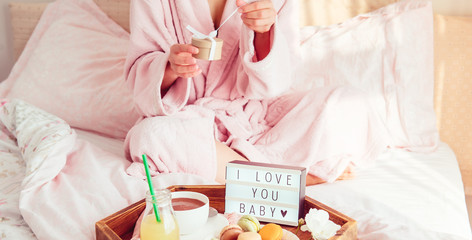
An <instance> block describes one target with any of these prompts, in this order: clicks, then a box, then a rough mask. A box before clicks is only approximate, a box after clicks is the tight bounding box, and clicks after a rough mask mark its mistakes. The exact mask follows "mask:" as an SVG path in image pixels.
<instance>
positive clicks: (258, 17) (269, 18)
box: [236, 0, 277, 33]
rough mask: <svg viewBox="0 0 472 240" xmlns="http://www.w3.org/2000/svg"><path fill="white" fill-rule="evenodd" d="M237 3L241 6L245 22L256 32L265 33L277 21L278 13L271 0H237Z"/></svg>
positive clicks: (242, 17) (240, 10) (240, 9)
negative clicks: (247, 0)
mask: <svg viewBox="0 0 472 240" xmlns="http://www.w3.org/2000/svg"><path fill="white" fill-rule="evenodd" d="M236 5H237V6H238V7H240V8H239V12H240V13H242V14H241V19H242V20H243V23H244V24H245V25H246V26H247V27H248V28H250V29H252V30H254V31H255V32H256V33H265V32H268V31H269V30H270V28H271V27H272V25H274V23H275V17H276V16H277V13H276V11H275V9H274V5H273V4H272V1H271V0H260V1H256V2H252V3H246V2H245V1H243V0H237V1H236Z"/></svg>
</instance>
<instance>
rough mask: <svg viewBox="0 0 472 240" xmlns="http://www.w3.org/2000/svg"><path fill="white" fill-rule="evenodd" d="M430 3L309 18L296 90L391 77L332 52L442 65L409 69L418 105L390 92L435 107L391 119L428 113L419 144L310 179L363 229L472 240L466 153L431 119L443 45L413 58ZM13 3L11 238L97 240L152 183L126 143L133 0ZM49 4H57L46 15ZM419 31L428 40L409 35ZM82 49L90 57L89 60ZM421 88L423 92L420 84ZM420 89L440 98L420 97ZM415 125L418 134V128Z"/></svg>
mask: <svg viewBox="0 0 472 240" xmlns="http://www.w3.org/2000/svg"><path fill="white" fill-rule="evenodd" d="M71 2H72V4H71ZM392 2H394V1H392ZM46 7H47V9H46ZM353 7H354V6H353ZM381 7H382V8H381ZM430 7H431V6H430V4H428V3H426V2H409V3H402V4H396V5H389V6H386V7H383V6H375V8H380V9H379V10H376V11H373V9H369V12H368V13H364V14H361V15H358V16H357V17H355V18H352V19H348V20H346V21H344V22H343V23H341V24H335V25H329V26H307V27H303V28H301V31H300V33H301V37H302V43H301V44H302V46H303V49H304V50H305V51H304V52H305V53H304V55H303V56H304V59H303V60H304V61H303V62H304V64H309V66H310V67H307V68H300V71H298V75H297V79H299V81H298V82H297V84H296V85H295V86H294V88H295V89H296V88H306V87H316V86H321V85H324V84H351V85H356V86H358V87H361V88H372V89H375V86H378V84H377V85H376V84H373V83H372V82H361V83H360V82H359V81H356V80H352V79H355V78H345V77H344V78H343V77H340V76H339V75H338V74H349V76H353V75H352V74H356V72H355V71H351V72H349V67H347V66H348V64H349V62H345V64H346V65H343V68H341V71H339V70H340V69H337V71H334V70H333V71H332V72H330V71H326V72H328V73H326V72H325V74H330V75H329V77H326V76H320V75H316V74H317V71H318V72H319V69H318V70H317V66H318V68H320V67H321V68H322V67H323V66H326V65H323V64H327V63H326V62H324V61H325V60H323V59H326V58H325V56H327V55H329V56H344V58H345V59H351V60H352V56H357V55H359V54H361V53H362V54H361V56H362V57H363V59H364V60H365V61H366V63H374V62H378V60H379V58H378V57H380V58H381V59H383V60H385V61H386V62H384V64H386V65H387V64H392V63H389V62H388V61H387V60H388V59H386V57H385V56H386V55H388V54H389V53H390V54H391V53H395V54H394V55H395V56H396V58H398V59H402V61H397V62H395V64H396V65H397V66H398V67H399V69H400V70H399V71H400V73H402V72H401V71H402V69H404V68H407V67H408V66H404V65H403V61H407V59H406V58H405V57H407V58H408V59H410V58H411V59H413V60H412V61H413V62H416V63H418V62H419V63H420V64H415V65H414V66H415V67H416V68H425V69H426V70H430V71H425V72H421V76H410V77H414V78H421V79H425V81H419V82H416V83H414V84H418V85H415V86H414V88H413V89H416V90H415V91H410V92H409V91H408V90H404V89H401V88H400V90H398V91H397V92H395V94H396V95H399V96H401V97H403V98H407V99H408V100H409V101H410V102H404V101H403V100H402V101H400V100H398V99H396V100H395V101H393V100H392V101H390V102H387V103H388V104H390V105H389V106H390V109H393V110H392V111H393V112H395V111H398V110H399V109H402V108H394V107H393V106H403V105H404V104H410V105H411V106H415V107H417V106H419V105H418V104H422V105H421V108H419V109H427V110H428V111H429V112H425V113H422V112H418V111H414V110H415V108H407V107H405V108H406V109H407V110H408V111H406V113H405V115H407V116H410V115H411V116H415V115H416V114H423V115H422V116H428V118H426V119H424V120H422V121H419V120H418V118H414V117H413V118H412V117H411V116H410V117H408V118H407V119H406V120H402V121H400V120H398V119H397V120H395V119H391V118H390V117H391V116H392V115H394V114H393V113H392V114H390V115H388V114H386V115H385V116H382V117H384V119H385V120H386V121H387V120H388V121H387V122H388V123H390V124H391V125H390V127H391V128H395V127H398V125H401V124H399V123H403V124H405V123H407V122H406V121H408V120H410V121H419V123H416V124H415V122H413V123H408V124H410V125H408V124H406V125H407V126H408V127H409V129H407V130H409V131H410V132H409V133H410V135H409V136H410V138H405V137H404V136H400V135H392V136H393V137H395V138H394V139H395V140H396V143H397V144H398V145H400V144H401V143H404V142H405V141H409V142H412V144H411V145H410V147H405V148H399V147H398V148H390V149H388V150H386V151H385V152H384V153H382V154H381V156H380V157H379V159H377V161H376V162H375V163H374V164H372V165H370V166H369V167H366V168H362V169H359V170H358V171H357V172H356V177H355V178H354V179H350V180H343V181H336V182H334V183H325V184H319V185H315V186H310V187H307V189H306V194H307V195H308V196H310V197H312V198H314V199H316V200H318V201H320V202H322V203H324V204H326V205H328V206H330V207H331V208H334V209H336V210H338V211H340V212H342V213H344V214H346V215H347V216H349V217H351V218H353V219H355V220H356V221H357V224H358V238H359V239H448V240H449V239H451V240H452V239H457V240H459V239H461V240H462V239H472V235H471V230H470V223H469V219H468V215H467V208H466V203H465V194H464V185H463V182H462V179H461V172H460V170H459V165H458V161H457V159H456V155H455V153H454V152H453V151H452V149H451V147H450V146H449V145H447V144H446V143H445V142H442V141H437V142H434V139H436V138H437V137H438V136H437V135H438V133H437V131H431V130H430V128H428V127H431V124H433V125H434V126H436V117H435V116H434V112H433V113H432V114H433V116H431V111H433V100H432V99H433V87H434V84H433V83H432V82H431V81H432V79H433V77H432V75H433V74H434V73H433V71H432V70H433V69H432V65H433V62H434V61H433V55H432V51H429V52H428V49H426V50H419V51H416V53H417V54H415V55H414V56H412V55H411V54H407V53H408V52H411V50H412V49H415V48H416V49H419V48H428V47H429V49H430V50H432V47H433V42H432V37H433V25H432V15H431V13H428V11H425V10H424V9H423V8H426V9H430ZM11 9H12V17H13V19H12V22H13V23H14V25H15V27H14V32H15V36H16V39H15V51H16V52H17V54H18V56H19V58H18V61H17V63H16V64H15V66H14V69H13V70H12V73H11V74H10V77H9V78H8V79H7V80H5V81H4V82H2V84H1V85H0V86H1V88H0V97H1V98H2V101H1V104H0V105H1V107H0V108H1V109H0V129H1V131H0V159H1V160H0V179H1V180H0V239H15V240H17V239H94V238H95V232H94V231H95V228H94V224H95V222H97V221H98V220H100V219H103V218H104V217H106V216H108V215H110V214H112V213H114V212H116V211H118V210H120V209H123V208H125V207H126V206H129V205H130V204H132V203H134V202H137V201H139V200H141V199H142V198H143V197H144V193H145V191H146V188H147V185H146V182H145V180H144V179H138V178H136V177H132V176H130V175H128V174H127V173H126V168H127V166H129V165H130V162H129V161H128V160H127V159H126V157H125V153H124V152H123V139H124V136H125V134H126V132H127V130H128V129H129V128H130V127H131V126H132V125H133V124H134V122H135V121H136V120H137V118H138V115H137V114H136V112H134V111H133V105H132V104H130V103H132V101H131V100H132V98H131V94H130V93H129V90H127V88H126V86H125V85H124V83H122V81H121V80H122V78H121V77H122V75H121V74H122V69H121V67H122V66H123V63H124V57H125V54H126V47H127V40H128V38H129V34H128V32H127V31H128V29H129V25H128V16H129V15H128V10H129V1H127V0H95V1H87V0H83V1H74V0H62V1H56V4H50V5H49V6H47V4H46V3H12V4H11ZM45 9H46V11H49V13H54V14H43V17H41V13H43V11H45ZM406 9H409V10H406ZM421 9H423V10H422V11H421ZM371 10H372V11H371ZM410 10H411V11H410ZM422 14H423V15H422ZM418 15H421V17H418ZM40 17H41V20H40V21H39V23H38V20H39V19H40ZM307 18H308V17H307ZM424 19H429V20H424ZM411 20H418V21H416V22H412V21H411ZM36 24H38V25H36ZM389 24H390V25H389ZM399 24H400V25H399ZM401 24H408V26H409V27H408V28H405V29H403V28H400V30H398V26H400V27H402V26H405V25H401ZM34 26H36V28H35V27H34ZM71 27H72V28H74V27H75V28H74V29H75V31H74V32H71V31H70V29H71ZM33 29H34V33H33V34H32V35H31V32H33ZM392 29H393V30H395V29H396V30H397V31H400V32H394V33H402V34H405V35H401V34H396V35H395V36H396V37H394V38H378V37H374V36H376V34H378V33H379V31H381V32H383V33H384V35H389V34H391V33H393V32H391V31H393V30H392ZM418 29H421V30H422V31H421V32H418ZM364 34H367V35H369V34H371V35H370V37H374V38H372V39H376V40H377V41H378V42H376V43H375V44H374V45H375V46H377V48H367V46H368V45H362V40H363V38H361V37H360V36H361V35H364ZM408 34H415V38H408V37H405V36H408ZM319 36H322V37H319ZM346 36H349V37H348V38H347V40H346V38H345V37H346ZM384 37H385V36H384ZM73 39H81V41H72V40H73ZM356 39H357V40H356ZM28 40H29V41H28ZM381 40H389V41H394V42H395V43H398V44H397V45H395V48H393V47H392V46H393V45H392V44H384V45H382V44H381V43H382V42H384V43H385V42H388V41H381ZM84 42H85V43H84ZM399 43H401V44H399ZM317 44H325V46H327V48H326V49H328V50H324V51H319V50H316V51H315V50H313V49H315V48H314V47H313V46H314V45H317ZM328 44H329V45H328ZM346 44H357V45H355V46H358V47H352V48H351V49H352V50H351V51H350V52H346V48H344V47H342V46H345V45H346ZM376 44H377V45H376ZM25 45H26V46H25ZM353 46H354V45H353ZM359 46H364V48H361V47H359ZM405 46H407V48H406V49H404V48H403V47H405ZM386 47H390V48H389V49H390V50H389V51H390V52H387V51H385V49H386ZM23 49H24V50H23ZM77 49H80V51H77ZM379 49H382V51H381V53H382V54H380V55H379ZM397 50H398V51H397ZM360 51H362V52H360ZM400 51H401V52H400ZM20 53H21V55H20ZM341 53H342V54H344V55H341ZM402 54H403V55H402ZM405 54H406V55H405ZM81 59H82V60H83V59H88V61H86V62H85V63H84V62H83V61H82V62H79V60H81ZM338 61H339V58H338V60H337V62H338ZM346 61H347V60H346ZM61 64H62V65H61ZM409 64H411V62H410V63H409ZM370 65H371V66H372V67H366V68H364V70H365V72H369V71H368V70H372V71H373V72H376V71H378V70H375V69H374V67H375V66H376V65H375V64H370ZM57 66H62V67H57ZM71 66H73V67H71ZM428 66H429V67H428ZM58 68H59V70H57V69H58ZM302 69H308V70H302ZM340 72H341V73H340ZM365 72H364V73H365ZM382 72H384V73H383V74H389V76H390V75H391V74H392V73H385V72H386V70H385V69H383V71H382ZM387 72H388V71H387ZM364 73H357V74H364ZM396 73H398V72H396ZM314 76H317V77H314ZM370 76H374V75H370ZM44 79H48V80H49V81H48V82H47V83H45V81H44ZM51 79H53V80H52V81H51ZM54 79H55V80H54ZM398 79H402V78H400V77H399V78H398ZM72 88H73V89H80V90H81V91H73V90H71V89H72ZM417 89H422V91H423V92H421V94H418V92H416V91H417ZM372 93H373V96H374V98H373V102H374V104H375V103H377V104H378V105H376V106H378V107H379V108H380V107H383V106H384V105H386V103H385V99H384V98H379V97H378V96H377V95H376V94H378V92H375V91H374V90H372ZM418 96H422V97H425V98H426V99H427V100H428V99H429V101H424V99H423V98H422V99H418V98H415V97H418ZM411 103H415V104H417V105H415V104H411ZM388 104H387V105H388ZM412 111H413V112H412ZM408 114H410V115H408ZM395 117H396V115H395ZM403 127H404V126H403ZM413 130H415V131H416V132H415V133H418V134H417V135H415V136H419V137H411V131H413ZM420 133H421V134H420ZM153 182H154V184H155V187H160V188H163V187H168V186H171V185H178V184H191V185H193V184H197V185H198V184H217V183H216V182H214V181H211V180H208V179H205V178H203V177H201V176H196V175H192V174H186V173H168V174H159V175H157V176H155V177H153Z"/></svg>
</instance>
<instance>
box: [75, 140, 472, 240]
mask: <svg viewBox="0 0 472 240" xmlns="http://www.w3.org/2000/svg"><path fill="white" fill-rule="evenodd" d="M77 132H78V135H79V136H80V137H81V138H82V139H86V140H88V141H90V142H91V143H93V144H94V145H97V146H100V147H103V148H104V149H106V150H107V151H110V152H113V153H115V154H117V155H120V154H121V155H123V151H122V144H123V143H122V142H121V141H119V140H116V139H108V138H105V137H101V136H97V135H95V134H92V133H89V132H85V131H77ZM179 179H180V180H179ZM154 182H156V184H157V185H159V186H161V187H166V186H171V185H174V184H182V183H188V184H212V183H211V182H208V181H207V180H205V179H202V178H199V177H198V176H194V175H186V174H181V176H180V177H179V178H175V177H174V176H172V174H167V175H162V176H159V177H157V178H156V179H154ZM306 194H307V195H308V196H310V197H312V198H314V199H316V200H318V201H320V202H322V203H324V204H326V205H328V206H330V207H332V208H334V209H337V210H338V211H340V212H342V213H344V214H346V215H348V216H350V217H352V218H354V219H355V220H356V221H357V222H358V232H359V235H358V237H359V239H405V237H409V238H410V239H448V240H453V239H472V236H471V229H470V224H469V219H468V214H467V207H466V203H465V196H464V190H463V184H462V179H461V175H460V170H459V166H458V163H457V160H456V157H455V155H454V152H453V151H452V150H451V148H450V147H449V146H448V145H447V144H446V143H441V144H440V146H439V148H438V150H437V151H435V152H434V153H429V154H424V153H414V152H408V151H404V150H401V149H390V150H388V151H387V152H385V153H384V154H382V155H381V157H380V158H379V159H378V161H377V162H376V163H375V165H372V166H368V167H366V168H364V169H359V170H358V172H357V173H356V177H355V178H354V179H351V180H345V181H337V182H334V183H326V184H321V185H316V186H310V187H308V188H307V191H306ZM415 229H416V230H415Z"/></svg>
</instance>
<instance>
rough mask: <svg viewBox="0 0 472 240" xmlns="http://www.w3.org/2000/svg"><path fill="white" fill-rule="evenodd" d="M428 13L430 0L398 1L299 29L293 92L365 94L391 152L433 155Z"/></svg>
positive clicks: (430, 22)
mask: <svg viewBox="0 0 472 240" xmlns="http://www.w3.org/2000/svg"><path fill="white" fill-rule="evenodd" d="M432 12H433V11H432V7H431V2H429V1H400V2H398V3H395V4H392V5H389V6H387V7H384V8H381V9H379V10H377V11H374V12H370V13H366V14H363V15H360V16H357V17H355V18H353V19H350V20H347V21H346V22H343V23H341V24H338V25H333V26H327V27H315V26H309V27H305V28H303V29H301V35H302V40H301V49H302V53H303V55H302V61H301V64H300V65H299V67H298V71H297V78H296V79H297V80H296V81H297V82H296V83H295V84H294V86H293V88H295V89H307V88H309V87H311V86H313V87H321V86H333V85H350V86H354V87H357V88H360V89H363V90H364V91H366V92H368V97H369V100H370V102H372V105H373V107H374V110H375V112H376V113H377V114H378V115H379V117H380V118H381V119H382V122H383V124H384V125H385V127H386V129H387V131H388V132H387V134H388V141H389V142H388V143H389V146H390V147H393V148H405V149H408V150H411V151H421V152H431V151H433V150H435V149H436V148H437V146H438V143H439V133H438V130H437V128H436V116H435V112H434V109H433V94H434V90H433V89H434V72H433V67H434V63H433V61H434V57H433V16H432Z"/></svg>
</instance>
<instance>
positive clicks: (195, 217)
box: [172, 191, 210, 234]
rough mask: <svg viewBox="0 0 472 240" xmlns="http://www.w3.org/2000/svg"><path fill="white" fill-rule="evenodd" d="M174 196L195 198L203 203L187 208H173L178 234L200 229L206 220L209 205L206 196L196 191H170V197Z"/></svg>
mask: <svg viewBox="0 0 472 240" xmlns="http://www.w3.org/2000/svg"><path fill="white" fill-rule="evenodd" d="M175 198H190V199H197V200H200V201H202V202H203V203H204V204H203V206H200V207H197V208H193V209H189V210H176V209H175V208H174V215H175V218H176V219H177V223H178V224H179V231H180V234H190V233H195V232H197V231H198V230H200V229H201V228H202V227H203V226H204V225H205V224H206V222H207V220H208V211H209V206H210V200H209V199H208V197H207V196H205V195H204V194H202V193H198V192H190V191H180V192H173V193H172V199H175Z"/></svg>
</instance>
